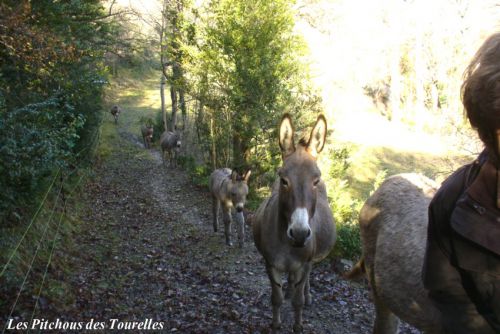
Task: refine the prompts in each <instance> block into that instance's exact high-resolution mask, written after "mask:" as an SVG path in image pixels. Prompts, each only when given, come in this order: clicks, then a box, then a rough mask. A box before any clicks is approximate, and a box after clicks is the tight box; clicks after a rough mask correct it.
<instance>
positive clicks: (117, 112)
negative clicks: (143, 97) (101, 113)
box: [110, 104, 122, 124]
mask: <svg viewBox="0 0 500 334" xmlns="http://www.w3.org/2000/svg"><path fill="white" fill-rule="evenodd" d="M110 112H111V115H113V117H114V118H115V124H118V116H119V115H120V113H121V112H122V108H120V107H118V106H117V105H116V104H115V105H114V106H112V107H111V110H110Z"/></svg>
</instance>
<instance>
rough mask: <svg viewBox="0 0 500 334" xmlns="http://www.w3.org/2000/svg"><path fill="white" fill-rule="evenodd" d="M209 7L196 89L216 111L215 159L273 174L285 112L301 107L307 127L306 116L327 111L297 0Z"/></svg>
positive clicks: (211, 135) (212, 124)
mask: <svg viewBox="0 0 500 334" xmlns="http://www.w3.org/2000/svg"><path fill="white" fill-rule="evenodd" d="M209 8H210V9H209V12H208V14H207V17H206V18H205V25H204V29H202V30H201V31H200V34H201V39H202V41H203V42H202V43H200V47H199V53H198V54H197V55H196V57H197V58H196V59H197V61H196V62H195V64H196V66H194V67H193V68H192V71H193V72H194V73H195V78H196V84H195V85H194V86H193V88H192V90H193V94H194V95H195V96H197V97H198V99H199V100H200V102H201V103H202V105H204V106H205V109H204V111H205V112H206V113H207V114H208V115H207V116H208V117H203V120H204V121H205V122H206V123H205V125H204V128H205V129H206V131H204V132H205V133H206V134H207V137H206V139H207V140H208V141H210V142H211V143H212V144H213V148H214V149H213V150H211V152H212V155H215V157H214V156H212V159H213V161H215V162H216V163H217V164H218V165H219V164H220V165H224V164H226V165H227V164H229V165H230V166H232V167H236V168H246V167H247V166H249V165H251V166H252V168H254V169H256V170H257V171H258V174H261V173H267V172H269V171H271V170H274V169H276V167H277V164H278V162H279V151H278V148H277V145H276V138H277V131H276V128H277V124H278V122H279V120H280V118H281V116H282V114H283V113H284V112H290V113H292V114H294V120H295V123H296V124H295V125H296V127H297V128H298V129H300V128H301V127H302V126H303V124H304V123H305V122H307V121H308V119H307V117H303V115H306V114H307V115H311V114H314V113H315V112H318V111H319V110H320V107H319V105H320V103H319V102H320V100H319V99H318V97H317V96H315V95H314V94H313V93H312V89H311V88H310V87H309V86H308V85H309V81H308V74H307V67H306V66H305V65H304V64H303V63H302V62H301V56H302V55H303V54H304V52H305V43H304V42H303V41H302V40H301V39H300V38H299V37H298V36H297V35H296V34H294V31H293V28H294V16H293V11H292V2H291V1H289V0H280V1H251V2H248V1H243V0H238V1H229V0H219V1H212V2H211V3H210V7H209ZM201 127H203V125H202V126H201Z"/></svg>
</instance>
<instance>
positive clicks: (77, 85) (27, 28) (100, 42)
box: [0, 0, 113, 224]
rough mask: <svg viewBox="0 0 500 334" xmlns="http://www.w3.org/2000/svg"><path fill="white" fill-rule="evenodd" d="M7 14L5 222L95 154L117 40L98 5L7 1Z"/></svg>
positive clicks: (1, 28) (0, 54) (3, 40)
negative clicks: (62, 171)
mask: <svg viewBox="0 0 500 334" xmlns="http://www.w3.org/2000/svg"><path fill="white" fill-rule="evenodd" d="M0 13H1V14H2V17H3V18H5V21H2V22H4V24H2V25H0V44H2V48H0V131H1V132H0V139H1V142H2V147H1V154H2V156H3V158H2V160H1V163H0V172H1V176H0V188H1V189H3V190H5V191H3V192H2V194H1V195H0V196H2V197H1V198H0V199H1V201H0V212H1V213H2V214H1V216H0V224H1V222H3V220H4V219H6V218H8V217H9V216H10V214H11V213H12V212H17V211H16V210H17V209H21V208H25V207H26V206H27V205H29V204H30V203H33V202H34V201H36V194H37V193H39V192H40V191H42V192H43V189H42V188H43V183H44V180H45V178H46V177H47V176H48V175H50V174H51V172H53V171H54V170H55V169H57V168H66V167H67V166H69V165H70V164H75V163H76V162H77V160H78V162H80V161H81V160H82V159H85V157H88V156H89V154H90V153H91V150H90V149H89V146H91V145H92V144H93V143H95V141H96V137H97V133H98V128H99V125H100V123H101V117H102V113H100V109H101V104H102V92H103V86H104V84H105V83H106V72H105V66H104V54H105V52H106V50H107V47H108V45H110V44H111V43H112V40H113V39H112V38H111V37H112V36H111V29H110V27H111V24H110V23H109V21H108V20H105V19H104V16H105V13H104V10H103V8H102V7H101V4H100V1H98V0H87V1H82V0H70V1H28V0H21V1H4V2H2V3H0Z"/></svg>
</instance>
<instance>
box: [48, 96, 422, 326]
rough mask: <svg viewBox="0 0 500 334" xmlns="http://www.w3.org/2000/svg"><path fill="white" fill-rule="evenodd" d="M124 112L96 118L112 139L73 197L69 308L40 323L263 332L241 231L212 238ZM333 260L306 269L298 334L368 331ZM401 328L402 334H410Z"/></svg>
mask: <svg viewBox="0 0 500 334" xmlns="http://www.w3.org/2000/svg"><path fill="white" fill-rule="evenodd" d="M129 107H130V106H129ZM128 109H129V114H128V115H123V117H122V119H120V121H119V123H118V124H117V125H116V126H115V125H114V124H112V121H111V117H109V118H106V120H105V122H106V123H107V124H105V125H104V126H105V127H107V129H108V130H109V131H113V133H114V135H111V136H108V137H106V136H104V138H103V140H109V141H111V142H109V143H107V145H108V148H109V150H108V153H107V154H106V155H105V156H104V157H103V158H101V159H99V161H98V163H97V164H96V166H95V178H93V179H92V180H90V181H89V182H88V183H87V185H86V187H85V191H84V193H83V194H82V198H83V203H82V208H81V210H79V211H81V213H80V216H81V217H80V219H81V221H82V222H81V226H80V227H79V233H78V234H77V235H76V236H75V238H76V239H75V241H74V245H75V247H74V249H72V250H70V251H64V250H61V251H60V253H64V252H65V254H60V256H65V257H66V259H67V262H68V266H69V268H71V270H70V273H69V274H68V275H69V276H68V277H66V278H65V280H66V282H68V284H69V285H70V286H71V289H72V290H73V291H74V295H75V297H74V299H73V302H72V304H71V305H67V306H66V307H65V309H64V310H60V309H57V308H56V307H55V306H51V305H46V306H45V309H44V310H43V312H42V313H43V314H44V317H45V318H48V317H49V318H59V319H60V320H61V321H74V322H83V323H85V324H88V323H89V322H90V321H91V319H94V321H95V322H103V324H102V326H104V327H105V328H106V329H107V330H106V331H109V329H111V324H112V320H111V319H118V320H119V321H120V322H121V323H122V324H124V322H132V321H138V322H144V321H146V320H147V319H151V320H152V321H153V322H158V323H162V324H163V329H162V330H160V331H158V332H180V333H268V332H270V323H271V302H270V299H271V298H270V291H271V289H270V284H269V281H268V278H267V275H266V273H265V270H264V264H263V261H262V258H261V256H260V254H258V252H257V251H256V248H255V246H254V244H253V241H252V236H251V231H250V227H249V226H247V230H246V241H245V244H244V247H243V248H242V249H240V248H238V247H227V246H226V245H225V243H224V237H223V232H222V231H221V230H223V229H219V232H217V233H214V232H213V229H212V222H211V203H210V196H209V193H208V190H207V189H204V188H199V187H197V186H195V185H193V183H192V182H191V180H190V178H189V176H188V175H187V174H186V173H185V172H184V171H182V170H180V169H174V168H167V167H165V166H163V165H162V161H161V157H160V153H159V152H158V151H157V150H156V149H154V148H153V149H150V150H146V149H144V148H143V145H142V142H141V140H140V139H139V137H138V135H137V132H135V131H131V129H132V128H136V127H137V128H138V126H136V124H138V119H136V118H137V116H134V114H133V113H132V112H130V110H131V108H128ZM107 116H110V115H107ZM110 129H111V130H110ZM234 232H235V231H234V230H233V233H234ZM233 237H234V238H235V236H233ZM335 262H336V261H335V260H333V259H327V260H325V261H323V262H322V263H319V264H317V265H316V266H315V267H314V268H313V271H312V274H311V291H312V296H313V303H312V305H311V306H308V307H306V308H305V311H304V332H305V333H338V334H348V333H349V334H355V333H363V334H364V333H370V332H371V325H372V321H373V313H374V312H373V305H372V304H371V301H370V296H369V295H370V293H369V290H368V288H367V286H366V284H365V283H364V282H362V283H356V282H350V281H345V280H344V279H342V278H341V277H340V274H339V273H337V272H336V270H335V267H336V266H335ZM292 312H293V311H292V308H291V305H290V300H286V301H285V303H284V306H283V308H282V317H283V326H282V332H283V333H288V332H291V330H292V323H293V313H292ZM403 327H404V328H403V330H402V333H407V334H408V333H419V332H418V331H416V330H415V329H412V328H410V327H408V326H406V325H405V326H403ZM115 328H116V327H115ZM131 332H140V331H139V330H134V331H131Z"/></svg>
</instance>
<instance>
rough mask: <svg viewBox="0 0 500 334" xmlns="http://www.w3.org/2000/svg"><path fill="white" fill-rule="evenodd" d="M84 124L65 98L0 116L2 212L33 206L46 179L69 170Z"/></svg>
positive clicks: (0, 206)
mask: <svg viewBox="0 0 500 334" xmlns="http://www.w3.org/2000/svg"><path fill="white" fill-rule="evenodd" d="M61 124H64V126H61ZM83 124H84V117H83V116H82V115H81V114H78V113H76V112H75V109H74V108H73V107H72V106H71V105H69V104H68V103H67V102H66V101H64V99H63V98H61V97H54V98H51V99H49V100H47V101H44V102H41V103H37V104H31V105H28V106H26V107H23V108H19V109H14V110H12V111H10V112H9V113H6V112H2V113H0V142H2V143H3V145H2V146H1V147H0V155H1V156H2V159H1V160H0V184H1V187H2V189H3V191H2V192H1V193H0V212H3V213H5V214H6V213H9V212H10V209H12V208H13V207H14V206H15V205H16V204H21V203H24V204H28V203H31V200H32V196H31V195H32V193H33V192H35V191H36V190H37V188H38V187H39V186H40V185H41V182H42V181H43V179H44V177H46V176H48V175H51V174H52V172H53V171H54V170H56V169H58V168H65V167H67V162H68V161H69V160H70V159H71V157H72V153H73V149H74V147H75V145H76V142H77V141H78V138H79V136H78V131H79V130H80V129H81V128H82V126H83ZM0 218H5V217H0Z"/></svg>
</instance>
